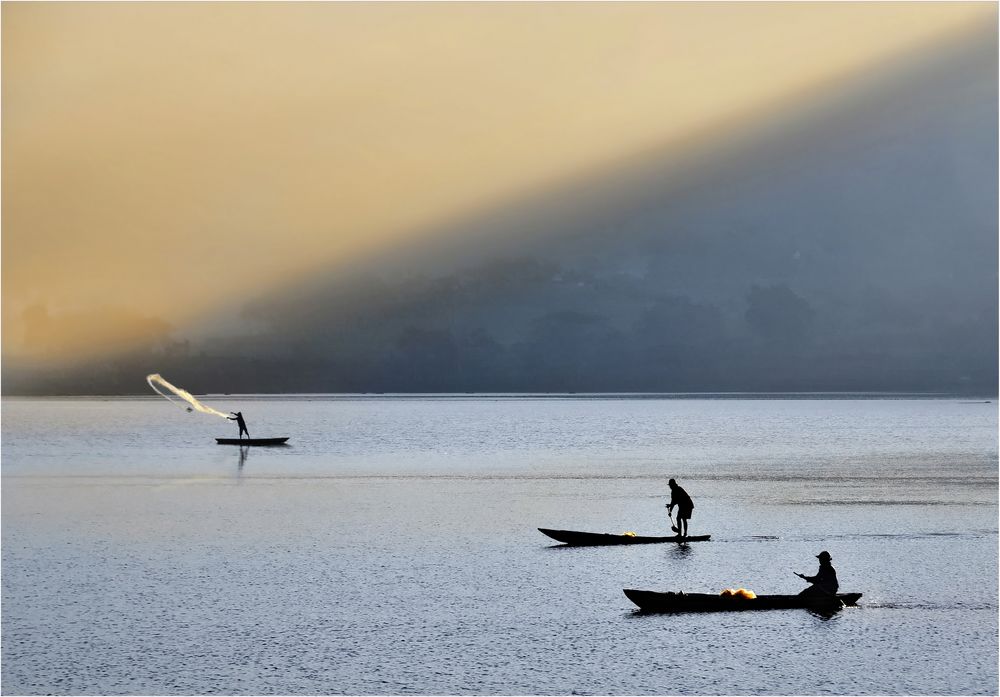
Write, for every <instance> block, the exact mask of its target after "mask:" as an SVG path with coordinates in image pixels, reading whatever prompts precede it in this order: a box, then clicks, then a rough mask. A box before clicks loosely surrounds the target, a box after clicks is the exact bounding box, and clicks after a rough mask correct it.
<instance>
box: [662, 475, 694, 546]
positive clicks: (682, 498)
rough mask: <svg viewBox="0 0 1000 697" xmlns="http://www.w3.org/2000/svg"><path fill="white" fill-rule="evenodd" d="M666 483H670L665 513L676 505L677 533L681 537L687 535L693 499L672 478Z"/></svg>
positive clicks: (692, 510)
mask: <svg viewBox="0 0 1000 697" xmlns="http://www.w3.org/2000/svg"><path fill="white" fill-rule="evenodd" d="M667 484H669V485H670V503H668V504H667V515H669V514H670V512H671V511H672V510H673V509H674V506H677V534H678V535H680V536H681V537H687V534H688V521H689V520H690V519H691V513H693V512H694V501H692V500H691V497H690V496H688V493H687V492H686V491H684V490H683V489H682V488H681V487H680V486H678V484H677V482H675V481H674V480H673V479H671V480H670V481H669V482H667Z"/></svg>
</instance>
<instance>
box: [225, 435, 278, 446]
mask: <svg viewBox="0 0 1000 697" xmlns="http://www.w3.org/2000/svg"><path fill="white" fill-rule="evenodd" d="M287 440H288V436H285V437H284V438H216V439H215V442H216V443H217V444H219V445H284V444H285V441H287Z"/></svg>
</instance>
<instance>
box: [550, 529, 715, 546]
mask: <svg viewBox="0 0 1000 697" xmlns="http://www.w3.org/2000/svg"><path fill="white" fill-rule="evenodd" d="M538 531H539V532H540V533H542V534H543V535H548V536H549V537H551V538H552V539H553V540H558V541H559V542H564V543H565V544H568V545H574V546H577V547H583V546H596V545H648V544H656V543H658V542H705V541H706V540H709V539H711V537H712V536H711V535H694V536H692V537H681V536H680V535H671V536H670V537H643V536H641V535H614V534H612V533H609V532H577V531H575V530H550V529H549V528H538Z"/></svg>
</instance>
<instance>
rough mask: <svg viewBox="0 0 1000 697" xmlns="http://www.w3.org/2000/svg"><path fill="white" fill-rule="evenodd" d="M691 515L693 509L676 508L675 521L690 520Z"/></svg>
mask: <svg viewBox="0 0 1000 697" xmlns="http://www.w3.org/2000/svg"><path fill="white" fill-rule="evenodd" d="M692 513H694V508H678V509H677V520H690V519H691V514H692Z"/></svg>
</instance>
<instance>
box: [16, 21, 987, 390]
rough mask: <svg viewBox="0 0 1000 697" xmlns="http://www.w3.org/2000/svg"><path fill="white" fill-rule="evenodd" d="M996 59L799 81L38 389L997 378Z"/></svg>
mask: <svg viewBox="0 0 1000 697" xmlns="http://www.w3.org/2000/svg"><path fill="white" fill-rule="evenodd" d="M995 49H996V36H995V34H994V33H993V32H990V33H989V34H987V35H982V34H980V35H977V36H975V37H973V39H971V40H970V39H969V37H965V39H964V40H963V41H961V42H955V43H953V44H949V45H945V46H938V47H936V48H935V49H934V50H928V51H927V52H926V55H924V56H923V57H921V58H920V59H919V60H916V61H914V60H913V57H912V56H911V57H909V58H910V60H909V61H908V62H903V61H900V62H899V63H898V64H896V65H894V66H890V67H889V68H887V69H886V70H884V71H882V72H881V73H879V74H874V75H867V76H857V77H856V78H855V79H853V80H852V81H849V82H845V83H840V84H835V85H830V86H828V87H827V88H826V89H825V90H819V91H816V92H815V93H813V94H810V95H800V96H799V98H797V99H796V100H794V102H791V101H790V102H789V104H788V105H786V107H785V108H784V109H782V110H779V111H776V112H772V113H768V114H763V115H759V116H758V117H757V118H755V119H753V120H752V121H751V122H750V123H748V124H747V125H746V127H745V128H743V129H741V130H737V131H735V132H729V133H726V134H723V133H722V132H721V131H720V132H719V133H718V134H716V135H715V136H713V135H712V134H711V133H709V134H708V135H706V137H705V139H704V140H703V141H702V142H700V143H698V144H697V147H696V148H691V149H690V151H689V154H687V155H684V156H677V155H675V154H671V153H675V152H676V149H665V150H664V151H663V152H660V153H657V152H654V153H647V154H645V155H643V156H641V157H636V158H633V159H632V160H631V161H626V162H623V163H621V165H620V166H619V167H617V168H616V169H614V170H611V171H609V170H603V171H601V172H599V173H595V174H592V175H590V176H588V177H584V178H581V179H579V180H577V181H573V182H569V183H567V184H565V185H564V186H561V187H559V188H557V189H553V190H551V191H548V192H544V193H543V194H539V195H536V196H533V197H531V198H529V199H526V200H522V201H517V202H509V203H508V204H507V205H504V206H498V207H497V208H496V209H494V210H492V211H486V212H484V213H483V214H482V215H481V216H478V217H476V218H474V219H469V220H463V221H459V222H457V223H455V224H454V225H453V226H451V227H449V228H448V229H442V230H439V231H436V232H437V235H436V236H435V237H434V238H432V240H431V241H429V242H424V243H423V244H422V245H421V246H420V247H419V248H416V247H409V248H406V249H404V250H397V251H396V252H395V253H394V254H393V256H391V257H390V256H385V257H382V258H379V259H377V260H374V261H372V262H371V263H369V264H367V265H366V266H364V267H363V268H361V267H359V268H356V269H352V270H351V271H350V272H349V273H346V274H345V272H343V271H342V270H339V269H338V270H337V271H336V274H335V275H333V274H331V276H329V277H316V278H313V279H309V280H308V281H306V282H303V283H301V284H299V285H298V286H296V287H294V288H288V289H286V290H285V291H284V292H282V293H278V294H274V295H270V296H268V297H262V298H259V299H257V300H255V301H253V302H251V303H249V304H248V305H247V306H246V307H245V308H244V309H243V312H242V320H243V322H244V326H245V329H243V330H241V331H239V332H237V333H230V334H228V335H218V336H215V337H213V338H212V339H210V340H207V341H202V342H198V343H192V342H184V341H173V342H172V343H170V344H169V346H168V347H167V348H163V347H160V348H158V349H155V350H152V351H148V352H144V351H138V352H137V353H135V354H134V355H132V356H129V357H121V358H119V359H118V360H116V361H113V362H111V363H108V364H105V365H103V366H97V367H95V366H88V367H86V368H85V369H83V370H79V371H72V370H71V371H67V372H65V373H63V374H62V375H60V376H54V377H52V378H51V380H50V381H49V382H48V387H47V388H45V389H46V390H48V391H67V392H74V391H82V392H115V391H136V388H135V386H133V382H134V380H135V377H134V374H144V373H145V372H153V371H154V370H155V371H159V372H162V373H164V374H165V375H170V376H171V379H172V380H174V381H175V382H177V383H178V384H185V385H190V386H192V387H194V386H196V388H195V389H197V390H198V391H200V392H215V391H218V392H256V391H260V392H268V391H287V392H340V391H347V392H361V391H386V392H393V391H399V392H404V391H441V392H462V391H734V390H735V391H740V390H750V391H772V390H773V391H809V390H819V391H826V390H831V391H832V390H850V391H855V390H857V391H862V390H869V391H878V390H888V391H932V390H944V391H964V392H980V393H982V392H990V393H992V392H993V391H995V389H996V383H997V332H998V327H997V316H998V308H997V253H998V250H997V218H996V215H997V187H998V180H997V155H996V154H997V147H998V143H997V74H996V61H995ZM485 175H486V174H485V173H484V176H485ZM387 205H391V203H390V202H387ZM415 269H419V272H417V271H415ZM175 339H176V337H175ZM84 376H85V377H84ZM7 378H8V376H7V375H5V379H7ZM9 384H10V382H9V380H8V386H9ZM15 384H17V382H16V380H15ZM38 384H42V383H38ZM140 388H141V386H140Z"/></svg>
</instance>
